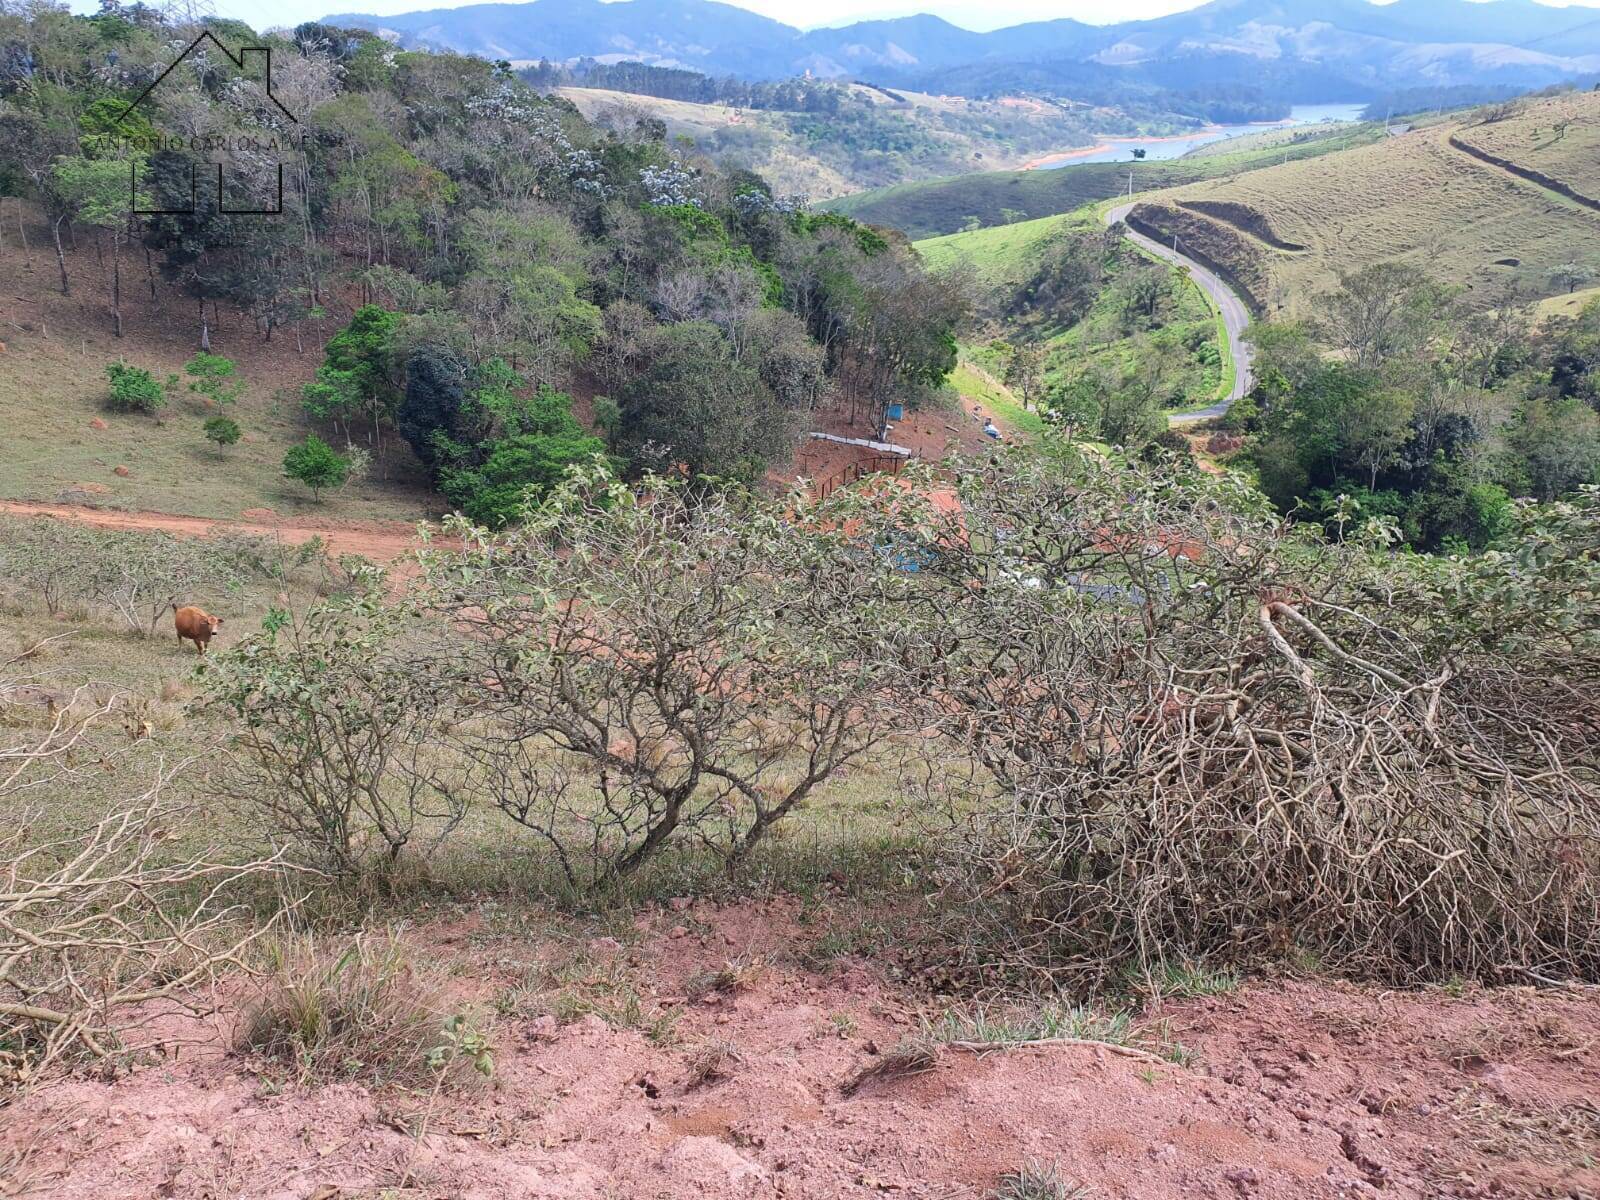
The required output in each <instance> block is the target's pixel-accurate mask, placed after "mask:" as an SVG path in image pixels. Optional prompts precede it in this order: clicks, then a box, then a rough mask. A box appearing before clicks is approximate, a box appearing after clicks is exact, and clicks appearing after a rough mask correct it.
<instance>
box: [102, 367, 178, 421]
mask: <svg viewBox="0 0 1600 1200" xmlns="http://www.w3.org/2000/svg"><path fill="white" fill-rule="evenodd" d="M106 378H107V379H109V380H110V381H111V407H112V408H113V409H115V410H116V411H117V412H139V413H153V412H156V411H157V410H158V409H160V408H162V407H164V406H165V405H166V403H167V394H166V391H165V389H163V388H162V386H161V384H160V383H159V382H157V380H156V377H155V376H154V375H152V374H150V372H149V371H146V370H145V369H144V368H143V367H130V366H129V365H128V364H127V363H111V364H110V365H109V366H107V367H106Z"/></svg>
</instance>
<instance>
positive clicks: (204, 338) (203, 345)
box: [200, 299, 211, 354]
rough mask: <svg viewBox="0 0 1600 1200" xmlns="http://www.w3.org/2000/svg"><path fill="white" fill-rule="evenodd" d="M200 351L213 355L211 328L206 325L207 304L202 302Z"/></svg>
mask: <svg viewBox="0 0 1600 1200" xmlns="http://www.w3.org/2000/svg"><path fill="white" fill-rule="evenodd" d="M200 349H202V350H204V351H205V352H206V353H207V354H209V353H211V326H210V325H208V324H206V302H205V300H204V299H202V300H201V301H200Z"/></svg>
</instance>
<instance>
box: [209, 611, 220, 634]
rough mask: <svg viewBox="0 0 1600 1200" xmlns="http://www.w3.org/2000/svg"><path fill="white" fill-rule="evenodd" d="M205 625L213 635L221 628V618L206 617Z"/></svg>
mask: <svg viewBox="0 0 1600 1200" xmlns="http://www.w3.org/2000/svg"><path fill="white" fill-rule="evenodd" d="M206 625H207V626H208V627H209V628H210V630H211V632H212V633H215V632H216V631H217V630H219V629H221V628H222V618H221V617H213V616H209V615H208V616H207V617H206Z"/></svg>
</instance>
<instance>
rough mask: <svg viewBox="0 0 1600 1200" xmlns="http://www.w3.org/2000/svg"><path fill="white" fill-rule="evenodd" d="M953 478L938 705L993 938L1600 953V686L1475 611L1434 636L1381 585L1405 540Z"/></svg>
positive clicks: (1078, 944) (1117, 489)
mask: <svg viewBox="0 0 1600 1200" xmlns="http://www.w3.org/2000/svg"><path fill="white" fill-rule="evenodd" d="M958 482H959V483H960V485H961V489H962V496H963V500H964V505H965V507H964V512H963V515H962V518H961V532H960V536H959V538H956V537H955V536H954V533H953V531H951V532H949V533H947V534H946V535H945V537H944V545H945V550H944V552H943V553H942V555H941V565H940V572H941V574H943V575H944V577H945V579H946V582H947V583H948V585H949V586H948V587H946V589H945V590H944V602H943V603H942V604H941V605H940V606H938V609H937V614H938V615H937V617H936V618H935V619H934V620H933V621H932V622H931V626H930V637H929V643H928V645H929V652H928V654H927V656H926V659H925V661H924V664H923V671H924V679H925V682H926V692H925V696H924V698H923V700H922V703H921V711H922V712H923V713H924V714H926V716H925V719H927V720H929V721H936V722H938V723H939V724H940V725H941V726H942V728H944V729H945V730H946V732H947V733H948V734H949V735H950V740H951V742H953V744H955V745H957V746H959V747H962V748H964V749H965V750H966V751H967V752H968V753H970V754H971V755H972V756H973V757H974V758H976V759H977V760H978V761H979V762H980V763H981V764H982V765H983V767H984V768H985V769H986V770H987V772H988V775H989V778H990V780H991V781H992V784H993V786H992V787H991V788H989V789H988V790H987V791H986V793H985V794H983V795H982V796H979V797H976V798H975V799H974V801H973V804H972V806H971V810H970V815H969V817H968V819H967V820H966V821H964V822H963V823H962V825H961V827H960V829H959V830H958V832H957V836H955V837H953V838H951V839H950V841H949V845H948V854H947V856H946V859H945V871H946V876H945V882H946V885H947V891H948V894H949V895H950V896H951V897H953V898H955V899H957V900H958V902H959V904H960V906H961V911H962V913H963V916H964V918H965V919H966V922H967V924H966V926H965V928H966V929H967V930H968V931H969V933H970V936H971V937H972V939H973V943H972V945H971V951H972V958H973V959H974V960H975V961H982V962H984V963H986V964H989V965H993V964H995V963H996V961H997V960H998V961H1000V962H1007V963H1009V965H1012V966H1016V967H1020V968H1023V969H1026V970H1037V969H1049V970H1059V969H1061V968H1063V967H1069V968H1077V969H1081V970H1083V971H1085V972H1086V973H1090V974H1095V975H1098V974H1099V973H1101V972H1103V971H1104V970H1106V969H1107V967H1108V966H1109V965H1110V964H1112V963H1113V962H1115V961H1116V960H1118V959H1120V958H1123V957H1125V956H1130V955H1132V956H1139V957H1142V958H1144V959H1146V960H1150V959H1159V958H1162V957H1166V956H1170V955H1174V954H1176V955H1183V954H1194V955H1209V956H1213V957H1232V958H1252V957H1265V956H1268V955H1271V956H1274V957H1279V958H1282V957H1285V956H1288V957H1294V956H1295V955H1297V954H1300V955H1304V956H1306V957H1307V958H1314V959H1317V960H1320V961H1323V962H1327V963H1329V964H1330V965H1335V966H1337V967H1338V968H1340V969H1343V970H1350V971H1355V972H1358V973H1373V974H1377V975H1383V976H1386V977H1399V978H1410V977H1416V976H1424V975H1439V974H1443V973H1449V972H1461V973H1466V974H1474V975H1486V976H1487V975H1492V974H1493V973H1494V971H1495V969H1496V968H1497V967H1501V966H1504V965H1505V964H1518V965H1521V966H1525V967H1527V966H1531V967H1535V968H1538V969H1542V970H1546V971H1548V972H1550V973H1552V974H1559V975H1580V976H1585V977H1594V976H1596V975H1600V777H1597V773H1596V764H1597V761H1600V756H1597V747H1600V707H1597V703H1596V698H1595V696H1594V695H1593V692H1592V689H1589V690H1588V691H1584V690H1581V689H1577V688H1566V689H1564V690H1559V691H1558V689H1560V688H1561V687H1562V684H1561V681H1560V680H1559V679H1554V680H1553V679H1551V678H1550V677H1549V676H1548V674H1547V673H1546V672H1545V671H1544V670H1543V668H1542V667H1541V668H1536V669H1534V670H1530V669H1529V664H1530V661H1531V660H1530V659H1529V657H1528V655H1527V652H1526V648H1525V647H1524V648H1523V650H1522V651H1521V652H1520V656H1512V655H1508V654H1506V653H1503V652H1502V651H1501V650H1500V648H1498V646H1497V645H1496V644H1495V642H1494V640H1493V639H1492V638H1485V637H1484V636H1481V634H1482V631H1472V636H1470V637H1468V636H1460V635H1461V634H1463V632H1464V631H1462V630H1457V631H1456V634H1457V635H1458V636H1456V637H1455V638H1454V642H1455V644H1453V645H1449V646H1448V647H1441V645H1440V644H1439V641H1440V636H1441V629H1440V628H1439V627H1438V626H1437V625H1436V626H1435V627H1434V628H1432V629H1431V630H1430V631H1429V633H1428V638H1427V640H1424V639H1423V638H1421V637H1419V636H1417V635H1416V633H1415V629H1414V626H1416V625H1417V624H1418V623H1426V622H1427V620H1428V617H1429V616H1430V614H1424V613H1417V612H1415V611H1412V610H1409V609H1407V608H1404V607H1401V608H1398V609H1396V608H1394V607H1392V606H1393V605H1394V603H1395V601H1396V600H1397V599H1399V600H1400V602H1401V604H1402V605H1404V604H1405V603H1406V602H1407V601H1409V600H1410V599H1411V594H1410V593H1409V592H1407V591H1404V590H1398V591H1397V590H1395V589H1392V588H1391V589H1390V590H1388V591H1381V590H1378V589H1375V588H1373V587H1371V586H1370V585H1371V584H1372V582H1373V580H1374V579H1377V578H1384V579H1390V580H1393V579H1397V578H1402V577H1403V572H1404V571H1405V570H1406V569H1408V567H1407V564H1405V563H1402V562H1399V561H1398V560H1394V559H1392V558H1390V557H1389V556H1387V555H1384V554H1381V553H1377V552H1374V551H1372V550H1369V549H1368V548H1365V547H1362V546H1357V545H1350V546H1342V547H1330V546H1326V545H1318V544H1314V543H1311V542H1302V541H1297V540H1296V539H1295V538H1294V537H1292V536H1291V535H1290V534H1289V533H1288V531H1286V530H1284V529H1282V528H1279V527H1278V526H1277V525H1276V524H1275V523H1274V522H1273V520H1272V519H1271V518H1270V516H1269V515H1268V514H1265V513H1263V512H1261V511H1260V510H1259V509H1254V508H1252V507H1251V505H1250V504H1249V503H1247V502H1241V498H1240V497H1237V496H1230V495H1228V494H1227V492H1228V490H1229V487H1230V485H1228V484H1226V483H1220V484H1219V483H1214V482H1210V481H1206V480H1203V479H1188V480H1185V479H1182V478H1162V477H1149V476H1141V475H1139V474H1136V473H1134V472H1133V471H1127V470H1122V469H1120V468H1107V467H1100V466H1095V465H1093V464H1081V465H1079V466H1078V467H1076V468H1071V467H1069V468H1066V469H1046V468H1045V467H1044V466H1043V465H1042V464H1039V463H1026V464H1023V463H1015V462H1012V463H998V464H992V465H990V466H988V467H985V468H981V469H975V470H974V471H972V472H971V473H970V474H969V475H966V476H964V477H963V478H961V479H960V480H959V481H958ZM1375 564H1376V565H1375ZM1377 566H1381V574H1380V573H1379V571H1378V569H1377ZM1416 569H1418V570H1429V571H1431V570H1434V569H1435V568H1434V567H1432V566H1427V565H1419V566H1417V567H1416ZM973 579H983V580H984V584H983V586H981V587H974V586H971V584H970V581H971V580H973ZM1418 590H1419V591H1425V590H1426V589H1420V588H1419V589H1418ZM1513 607H1514V605H1513ZM1439 616H1440V624H1443V625H1448V620H1447V619H1446V618H1445V617H1444V614H1442V613H1441V614H1439ZM1444 632H1446V633H1448V632H1449V631H1448V630H1445V631H1444ZM1592 632H1593V626H1591V628H1590V633H1591V634H1592ZM952 648H953V649H954V652H953V653H952V652H950V651H951V650H952ZM1556 697H1559V699H1560V701H1561V702H1560V703H1559V704H1555V705H1552V704H1551V703H1550V701H1551V700H1552V699H1553V698H1556Z"/></svg>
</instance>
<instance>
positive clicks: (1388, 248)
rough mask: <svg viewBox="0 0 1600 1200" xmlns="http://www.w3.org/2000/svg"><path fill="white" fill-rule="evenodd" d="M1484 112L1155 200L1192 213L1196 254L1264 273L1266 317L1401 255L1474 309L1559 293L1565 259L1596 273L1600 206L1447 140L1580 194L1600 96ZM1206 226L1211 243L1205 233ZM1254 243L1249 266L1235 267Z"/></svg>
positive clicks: (1298, 306)
mask: <svg viewBox="0 0 1600 1200" xmlns="http://www.w3.org/2000/svg"><path fill="white" fill-rule="evenodd" d="M1482 113H1483V110H1478V111H1477V112H1476V113H1473V114H1466V115H1463V116H1461V117H1458V118H1456V119H1454V120H1450V121H1445V122H1441V123H1438V124H1436V125H1433V126H1430V127H1428V128H1423V129H1417V130H1413V131H1412V132H1409V133H1406V134H1403V135H1400V136H1397V137H1390V138H1388V139H1386V140H1383V141H1380V142H1376V143H1373V144H1371V145H1366V146H1356V147H1353V148H1351V149H1349V150H1347V151H1346V152H1344V153H1340V154H1331V155H1326V156H1322V157H1317V158H1302V159H1299V160H1297V161H1291V162H1289V163H1287V164H1284V165H1279V166H1274V167H1269V168H1267V169H1265V170H1260V171H1253V172H1250V173H1248V174H1240V175H1238V176H1235V177H1233V178H1226V179H1224V178H1218V179H1212V180H1208V181H1205V182H1198V183H1192V184H1189V185H1187V186H1185V187H1182V188H1179V189H1176V190H1173V191H1170V192H1167V193H1163V194H1162V195H1160V196H1159V197H1156V199H1159V200H1160V201H1161V203H1162V204H1163V205H1165V206H1167V207H1169V208H1171V207H1176V208H1180V209H1183V210H1184V211H1185V214H1186V223H1187V224H1188V225H1189V228H1186V230H1185V240H1187V241H1190V242H1191V244H1194V242H1196V241H1200V242H1202V243H1209V244H1202V246H1201V248H1202V249H1205V250H1207V251H1210V252H1213V257H1218V258H1220V259H1221V261H1223V262H1224V264H1225V265H1229V266H1231V267H1234V268H1235V269H1236V270H1237V271H1238V272H1239V273H1242V274H1244V275H1247V276H1250V275H1257V276H1258V277H1259V278H1261V279H1262V280H1263V286H1262V288H1261V293H1262V294H1261V296H1260V299H1261V300H1262V303H1263V305H1264V307H1265V308H1266V309H1267V312H1268V315H1270V316H1290V317H1294V316H1307V315H1310V314H1311V312H1312V310H1313V307H1314V303H1315V297H1316V295H1317V294H1318V293H1319V292H1321V291H1323V290H1325V289H1327V288H1329V287H1331V286H1333V284H1334V283H1335V282H1336V276H1337V273H1338V272H1339V271H1341V270H1346V271H1349V270H1356V269H1359V268H1361V267H1363V266H1367V265H1369V264H1372V263H1377V262H1386V261H1394V260H1398V261H1402V262H1409V263H1412V264H1414V265H1416V266H1418V267H1420V268H1422V269H1424V270H1426V271H1428V272H1429V273H1430V274H1432V275H1434V276H1435V277H1436V278H1438V279H1440V280H1442V281H1444V282H1448V283H1452V284H1456V285H1458V286H1460V287H1462V288H1463V289H1464V290H1465V292H1466V298H1467V300H1468V302H1469V303H1470V302H1471V301H1472V300H1473V299H1474V298H1477V297H1481V298H1482V299H1483V301H1484V302H1485V303H1487V302H1489V301H1490V300H1492V299H1493V298H1494V297H1496V296H1498V295H1499V294H1501V292H1502V290H1503V289H1504V288H1505V287H1506V286H1508V285H1515V286H1517V287H1518V288H1520V289H1521V290H1523V291H1524V292H1526V293H1530V294H1532V295H1535V296H1549V295H1551V294H1552V293H1554V292H1557V291H1559V290H1561V285H1560V284H1559V283H1558V282H1557V281H1556V278H1555V276H1556V272H1557V270H1558V268H1560V267H1561V265H1562V264H1564V263H1566V262H1568V261H1571V260H1573V259H1576V260H1577V261H1579V262H1580V263H1583V264H1585V265H1587V266H1588V267H1589V268H1590V269H1596V268H1600V213H1597V212H1594V211H1592V210H1590V209H1587V208H1585V207H1583V206H1582V205H1580V204H1578V203H1576V202H1575V201H1573V200H1571V199H1569V198H1568V197H1565V196H1562V195H1559V194H1558V193H1556V192H1554V191H1552V190H1550V189H1548V188H1545V187H1541V186H1540V185H1539V184H1537V183H1535V182H1533V181H1530V180H1527V179H1523V178H1519V177H1518V176H1516V175H1514V174H1512V173H1511V172H1509V171H1506V170H1502V169H1500V168H1498V167H1496V166H1494V165H1492V164H1489V163H1486V162H1483V161H1481V160H1479V159H1476V158H1474V157H1472V156H1471V155H1469V154H1467V153H1464V152H1463V151H1462V150H1460V149H1458V148H1456V147H1455V146H1453V145H1451V143H1450V138H1451V137H1452V135H1454V136H1456V137H1458V138H1460V139H1462V140H1465V141H1467V142H1470V143H1471V144H1473V145H1479V144H1482V145H1484V146H1485V148H1488V149H1492V152H1493V153H1495V154H1496V155H1497V156H1501V157H1505V158H1508V159H1514V160H1515V161H1517V162H1519V163H1521V162H1522V161H1523V159H1526V160H1527V162H1526V164H1525V165H1528V166H1529V167H1530V168H1532V169H1536V170H1538V171H1540V172H1542V173H1544V174H1547V175H1549V176H1551V177H1553V178H1559V179H1561V180H1562V181H1564V182H1567V183H1568V184H1569V185H1570V186H1572V187H1574V188H1578V189H1580V190H1581V189H1582V188H1583V187H1590V188H1594V187H1596V186H1597V185H1596V183H1595V182H1594V178H1595V175H1596V173H1597V172H1596V168H1595V162H1596V151H1595V147H1594V139H1595V138H1596V136H1600V135H1596V134H1595V133H1594V127H1595V125H1596V123H1597V122H1600V96H1594V95H1588V94H1584V95H1579V96H1567V97H1558V98H1555V99H1553V100H1550V101H1541V102H1528V103H1526V104H1525V105H1524V106H1522V107H1520V108H1518V109H1517V110H1516V114H1515V115H1513V116H1511V117H1509V118H1506V119H1504V120H1500V121H1496V122H1494V123H1491V124H1482V123H1480V122H1481V117H1482ZM1562 117H1565V118H1566V119H1567V120H1569V122H1570V124H1569V126H1568V129H1567V133H1566V135H1565V137H1557V136H1556V135H1555V133H1554V131H1553V127H1554V125H1555V123H1556V122H1557V120H1558V119H1560V118H1562ZM1535 139H1537V141H1536V140H1535ZM1518 155H1521V157H1520V158H1519V157H1518ZM1196 201H1198V202H1202V203H1205V202H1209V205H1207V207H1208V208H1210V205H1215V204H1217V203H1218V202H1222V203H1226V204H1229V205H1235V206H1240V208H1242V209H1247V210H1249V211H1250V212H1252V213H1254V214H1256V215H1257V216H1258V217H1260V218H1264V219H1265V220H1266V222H1267V223H1268V224H1269V225H1270V227H1271V230H1272V232H1273V234H1274V235H1275V236H1276V237H1277V239H1279V240H1280V241H1282V242H1286V243H1293V244H1296V245H1299V246H1303V247H1304V249H1303V250H1298V251H1291V250H1283V249H1275V248H1273V247H1271V246H1269V245H1267V244H1266V242H1264V241H1263V240H1261V238H1260V237H1258V236H1256V235H1255V234H1253V233H1252V232H1251V231H1249V230H1248V229H1245V230H1241V229H1240V228H1239V223H1238V222H1237V221H1232V222H1224V221H1223V220H1222V219H1221V218H1220V217H1218V216H1216V215H1214V213H1215V209H1211V210H1210V212H1206V213H1202V212H1198V211H1196V210H1195V209H1193V208H1190V207H1187V205H1188V204H1189V203H1191V202H1196ZM1234 211H1238V210H1234ZM1191 217H1192V218H1193V221H1192V222H1189V221H1188V218H1191ZM1208 228H1209V229H1210V230H1212V231H1214V234H1215V237H1214V238H1210V239H1208V238H1207V237H1206V230H1207V229H1208ZM1246 251H1247V252H1248V254H1249V256H1250V259H1251V261H1250V262H1235V261H1233V259H1234V258H1236V257H1237V256H1238V255H1239V254H1241V253H1245V252H1246Z"/></svg>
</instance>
